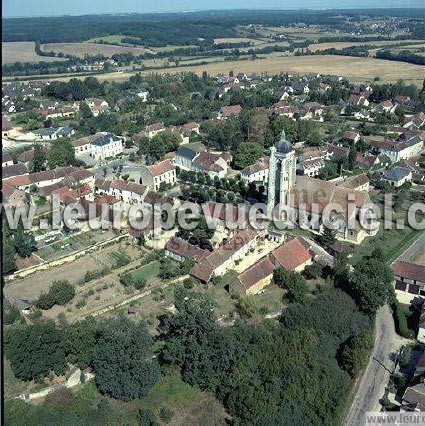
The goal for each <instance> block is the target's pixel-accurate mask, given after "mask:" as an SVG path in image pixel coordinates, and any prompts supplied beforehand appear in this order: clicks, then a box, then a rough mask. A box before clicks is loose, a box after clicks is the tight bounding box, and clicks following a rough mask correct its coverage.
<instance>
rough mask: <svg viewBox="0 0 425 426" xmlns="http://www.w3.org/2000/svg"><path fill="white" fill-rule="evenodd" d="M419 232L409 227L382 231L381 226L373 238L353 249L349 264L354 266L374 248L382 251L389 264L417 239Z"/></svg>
mask: <svg viewBox="0 0 425 426" xmlns="http://www.w3.org/2000/svg"><path fill="white" fill-rule="evenodd" d="M421 232H422V231H416V230H414V229H412V228H409V227H406V228H405V229H388V230H384V229H382V225H381V228H380V230H379V232H378V234H377V235H376V236H375V237H372V238H369V239H367V240H366V241H364V242H363V243H362V244H360V245H356V246H355V247H354V252H353V257H352V258H350V263H351V264H352V265H356V264H357V263H358V262H359V261H361V259H362V258H363V257H364V256H368V255H370V254H371V253H372V251H373V250H374V249H375V248H376V247H380V248H381V249H382V251H383V253H384V257H385V260H386V261H387V262H388V263H391V262H393V261H394V260H395V259H396V258H397V257H398V256H399V255H400V254H401V253H403V251H404V250H406V249H407V248H408V247H409V246H410V245H411V244H412V242H413V241H414V240H415V239H416V238H418V237H419V235H420V233H421Z"/></svg>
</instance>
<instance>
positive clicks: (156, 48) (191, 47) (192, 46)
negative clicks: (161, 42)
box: [152, 44, 198, 52]
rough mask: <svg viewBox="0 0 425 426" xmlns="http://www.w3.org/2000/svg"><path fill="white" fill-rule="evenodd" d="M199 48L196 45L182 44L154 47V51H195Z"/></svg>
mask: <svg viewBox="0 0 425 426" xmlns="http://www.w3.org/2000/svg"><path fill="white" fill-rule="evenodd" d="M196 47H198V46H197V45H196V44H187V45H184V44H181V45H172V44H169V45H168V46H162V47H152V50H154V51H155V52H172V51H173V50H176V49H194V48H196Z"/></svg>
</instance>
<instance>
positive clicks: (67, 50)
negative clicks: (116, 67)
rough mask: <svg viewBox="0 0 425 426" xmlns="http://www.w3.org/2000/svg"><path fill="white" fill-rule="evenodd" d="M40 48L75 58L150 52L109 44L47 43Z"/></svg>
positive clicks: (143, 49) (140, 48)
mask: <svg viewBox="0 0 425 426" xmlns="http://www.w3.org/2000/svg"><path fill="white" fill-rule="evenodd" d="M41 48H42V49H43V51H47V52H49V51H53V52H62V53H64V54H67V55H73V56H77V57H79V58H84V56H85V55H104V56H106V57H111V56H112V55H115V54H117V53H128V52H130V53H132V54H133V55H135V56H137V55H143V54H144V53H146V52H152V51H151V50H149V49H145V48H143V47H132V46H114V45H110V44H98V43H89V42H83V43H47V44H42V45H41Z"/></svg>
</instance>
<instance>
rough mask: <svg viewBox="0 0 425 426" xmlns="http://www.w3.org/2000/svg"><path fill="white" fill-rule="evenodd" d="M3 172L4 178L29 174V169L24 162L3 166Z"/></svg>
mask: <svg viewBox="0 0 425 426" xmlns="http://www.w3.org/2000/svg"><path fill="white" fill-rule="evenodd" d="M1 172H2V173H1V174H2V178H3V179H7V178H11V177H14V176H23V175H27V174H28V170H27V168H26V167H25V165H24V164H12V165H11V166H6V167H2V169H1Z"/></svg>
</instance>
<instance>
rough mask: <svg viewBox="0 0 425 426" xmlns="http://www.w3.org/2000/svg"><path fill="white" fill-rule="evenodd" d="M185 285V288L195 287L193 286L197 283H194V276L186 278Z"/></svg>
mask: <svg viewBox="0 0 425 426" xmlns="http://www.w3.org/2000/svg"><path fill="white" fill-rule="evenodd" d="M183 285H184V287H185V288H187V289H191V288H193V286H194V285H195V284H194V283H193V280H192V278H186V279H185V280H184V281H183Z"/></svg>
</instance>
